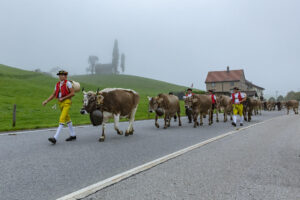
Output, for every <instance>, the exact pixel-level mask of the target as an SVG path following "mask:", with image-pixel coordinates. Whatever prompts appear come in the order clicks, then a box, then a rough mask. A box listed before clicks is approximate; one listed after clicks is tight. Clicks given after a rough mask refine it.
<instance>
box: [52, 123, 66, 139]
mask: <svg viewBox="0 0 300 200" xmlns="http://www.w3.org/2000/svg"><path fill="white" fill-rule="evenodd" d="M63 127H64V125H63V124H59V126H58V128H57V131H56V133H55V135H54V138H55V139H56V140H57V138H58V136H59V134H60V132H61V129H62V128H63Z"/></svg>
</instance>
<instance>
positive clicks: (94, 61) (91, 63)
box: [86, 56, 99, 74]
mask: <svg viewBox="0 0 300 200" xmlns="http://www.w3.org/2000/svg"><path fill="white" fill-rule="evenodd" d="M98 61H99V58H98V57H97V56H89V58H88V63H89V66H88V68H87V69H86V71H87V72H90V73H91V74H95V65H96V64H97V62H98Z"/></svg>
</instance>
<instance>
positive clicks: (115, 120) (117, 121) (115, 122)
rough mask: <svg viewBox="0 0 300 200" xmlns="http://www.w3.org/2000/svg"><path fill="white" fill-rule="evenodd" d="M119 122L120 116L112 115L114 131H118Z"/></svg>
mask: <svg viewBox="0 0 300 200" xmlns="http://www.w3.org/2000/svg"><path fill="white" fill-rule="evenodd" d="M119 121H120V114H117V115H114V126H115V130H116V131H119Z"/></svg>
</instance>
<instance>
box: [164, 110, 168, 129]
mask: <svg viewBox="0 0 300 200" xmlns="http://www.w3.org/2000/svg"><path fill="white" fill-rule="evenodd" d="M167 120H168V116H167V114H165V117H164V121H165V125H164V129H166V128H168V125H167Z"/></svg>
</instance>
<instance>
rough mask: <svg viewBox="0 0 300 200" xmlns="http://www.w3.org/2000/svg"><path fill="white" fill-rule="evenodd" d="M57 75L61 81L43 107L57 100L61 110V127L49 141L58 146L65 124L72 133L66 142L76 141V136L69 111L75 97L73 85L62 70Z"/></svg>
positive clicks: (66, 73)
mask: <svg viewBox="0 0 300 200" xmlns="http://www.w3.org/2000/svg"><path fill="white" fill-rule="evenodd" d="M57 75H58V76H59V81H58V82H57V84H56V85H55V88H54V91H53V93H52V94H51V96H50V97H49V98H48V99H47V100H45V101H44V102H43V105H44V106H45V105H46V104H47V103H48V102H50V101H51V100H52V99H54V98H57V99H58V105H59V107H60V110H61V114H60V118H59V126H58V128H57V131H56V134H55V135H54V137H51V138H49V139H48V140H49V141H50V142H51V143H52V144H56V141H57V139H58V136H59V134H60V132H61V130H62V128H63V127H64V124H67V125H68V127H69V131H70V137H68V138H67V139H66V141H67V142H68V141H73V140H76V135H75V132H74V128H73V125H72V121H71V118H70V115H69V110H70V108H71V104H72V101H71V98H72V97H73V96H74V95H75V92H74V88H73V87H72V83H71V82H70V81H68V80H67V76H68V72H66V71H64V70H61V71H59V72H58V73H57Z"/></svg>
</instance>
